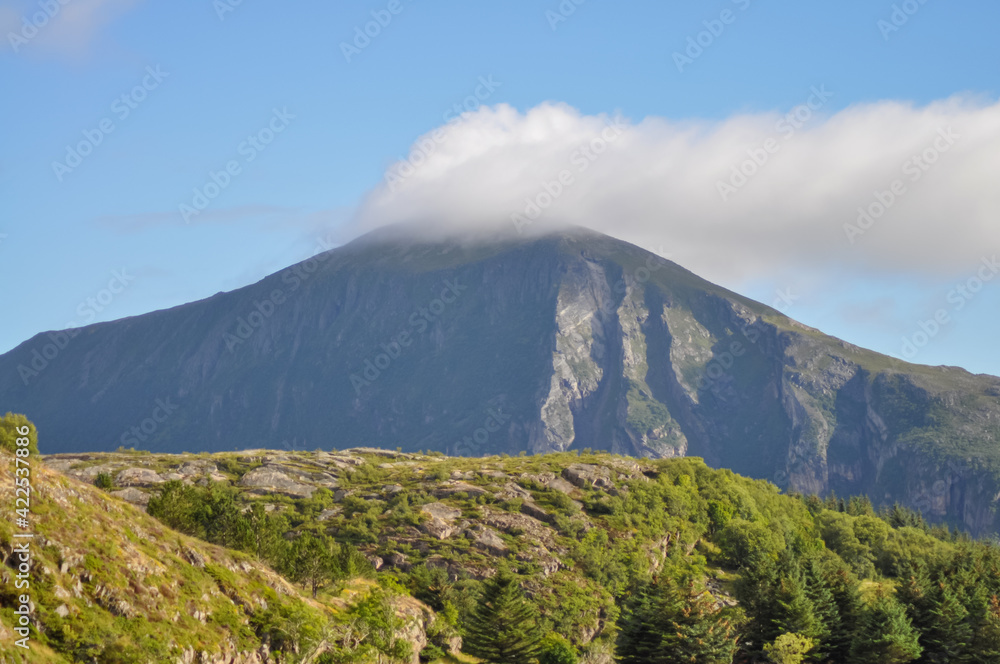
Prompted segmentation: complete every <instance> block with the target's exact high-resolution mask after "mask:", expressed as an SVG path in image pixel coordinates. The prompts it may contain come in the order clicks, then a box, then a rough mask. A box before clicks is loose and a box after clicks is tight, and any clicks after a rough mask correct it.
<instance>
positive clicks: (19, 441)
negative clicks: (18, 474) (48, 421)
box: [0, 413, 38, 456]
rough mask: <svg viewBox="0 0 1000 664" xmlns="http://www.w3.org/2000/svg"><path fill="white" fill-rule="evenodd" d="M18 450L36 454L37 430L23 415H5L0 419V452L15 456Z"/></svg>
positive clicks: (32, 454)
mask: <svg viewBox="0 0 1000 664" xmlns="http://www.w3.org/2000/svg"><path fill="white" fill-rule="evenodd" d="M18 448H24V449H27V450H28V452H29V453H30V455H31V456H34V455H36V454H38V430H37V429H36V428H35V425H34V424H33V423H32V422H31V421H29V420H28V418H27V417H25V416H24V415H18V414H15V413H7V414H6V415H4V416H3V417H0V450H7V451H8V452H10V453H11V454H16V453H17V450H18Z"/></svg>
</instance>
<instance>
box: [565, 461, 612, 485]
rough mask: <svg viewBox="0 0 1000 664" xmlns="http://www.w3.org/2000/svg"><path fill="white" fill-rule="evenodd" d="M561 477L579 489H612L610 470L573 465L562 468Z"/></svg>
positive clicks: (582, 464) (601, 467) (580, 464)
mask: <svg viewBox="0 0 1000 664" xmlns="http://www.w3.org/2000/svg"><path fill="white" fill-rule="evenodd" d="M562 476H563V477H564V478H565V479H567V480H569V481H570V482H571V483H572V484H574V485H575V486H578V487H580V488H581V489H586V488H588V487H595V488H598V489H610V488H613V487H614V482H612V481H611V469H610V468H606V467H604V466H595V465H591V464H586V463H574V464H571V465H569V466H566V467H565V468H563V471H562Z"/></svg>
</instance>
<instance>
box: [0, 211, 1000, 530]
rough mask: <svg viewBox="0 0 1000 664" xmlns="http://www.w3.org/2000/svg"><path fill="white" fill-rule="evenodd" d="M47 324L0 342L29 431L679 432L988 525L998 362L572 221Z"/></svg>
mask: <svg viewBox="0 0 1000 664" xmlns="http://www.w3.org/2000/svg"><path fill="white" fill-rule="evenodd" d="M53 337H54V338H56V339H58V340H59V341H60V342H66V338H64V337H60V336H59V334H54V335H45V334H43V335H39V336H38V337H36V338H34V339H32V340H29V341H28V342H26V343H25V344H23V345H22V346H20V347H18V348H17V349H15V350H13V351H11V352H10V353H8V354H6V355H4V356H0V404H2V405H3V408H4V409H5V410H7V409H9V410H15V411H22V412H25V413H26V414H27V415H29V417H31V418H32V419H33V420H35V421H36V422H37V423H38V425H39V429H40V431H41V432H42V441H41V445H42V447H43V449H44V450H45V451H46V452H60V451H67V450H73V451H80V450H95V449H114V448H116V447H118V446H119V445H125V446H126V447H130V446H134V447H137V448H147V449H148V448H153V449H156V450H162V451H181V450H185V449H186V450H204V451H219V450H226V449H244V448H248V447H271V448H285V449H288V450H294V449H316V448H330V447H336V448H344V447H351V446H356V445H378V446H382V447H385V448H390V449H391V448H396V447H402V448H403V449H404V450H406V451H409V452H413V451H416V450H439V451H443V452H446V453H451V454H456V453H457V454H464V455H484V454H493V453H501V452H503V453H508V454H516V453H518V452H521V451H527V452H533V453H539V452H546V451H559V450H567V449H582V448H586V447H590V448H593V449H603V450H609V451H614V452H616V453H622V454H628V455H633V456H651V457H669V456H679V455H694V456H701V457H704V458H705V459H706V461H707V462H708V463H710V464H712V465H714V466H723V467H728V468H732V469H733V470H735V471H737V472H739V473H742V474H746V475H749V476H752V477H758V478H765V479H770V480H772V481H774V482H775V483H776V484H778V485H779V486H781V487H783V488H789V489H793V490H797V491H802V492H809V493H821V494H822V493H825V492H828V491H836V492H837V493H838V494H839V495H849V494H855V493H867V494H869V495H870V496H871V497H872V499H873V500H875V501H876V502H879V503H892V502H895V501H899V502H901V503H903V504H906V505H908V506H911V507H917V508H920V509H922V510H923V511H924V512H925V513H926V514H927V515H928V516H930V517H932V518H939V519H942V520H948V521H951V522H954V523H956V524H963V525H965V526H966V527H969V528H971V529H972V530H974V531H976V532H982V531H985V530H991V529H994V528H995V517H994V516H993V511H992V508H993V507H995V505H996V494H997V489H996V486H997V484H998V482H997V480H996V478H997V476H998V469H1000V445H998V438H1000V398H998V397H1000V379H997V378H994V377H990V376H973V375H970V374H968V373H967V372H964V371H962V370H960V369H954V368H946V367H937V368H931V367H921V366H916V365H909V364H907V363H904V362H901V361H897V360H894V359H892V358H888V357H884V356H880V355H877V354H875V353H871V352H868V351H865V350H863V349H859V348H856V347H854V346H851V345H850V344H846V343H844V342H842V341H839V340H837V339H834V338H831V337H828V336H825V335H823V334H822V333H820V332H818V331H816V330H813V329H811V328H807V327H805V326H803V325H800V324H798V323H796V322H795V321H792V320H790V319H788V318H786V317H784V316H782V315H781V314H780V313H778V312H776V311H774V310H772V309H770V308H769V307H766V306H764V305H761V304H759V303H756V302H753V301H751V300H748V299H746V298H743V297H741V296H739V295H737V294H735V293H732V292H729V291H726V290H725V289H722V288H720V287H718V286H715V285H713V284H711V283H709V282H706V281H704V280H702V279H699V278H698V277H696V276H695V275H693V274H691V273H690V272H688V271H686V270H684V269H683V268H681V267H679V266H677V265H675V264H673V263H671V262H669V261H666V260H663V259H661V258H659V257H656V256H654V255H652V254H649V253H648V252H645V251H643V250H641V249H639V248H637V247H634V246H631V245H628V244H626V243H623V242H619V241H617V240H613V239H611V238H608V237H606V236H602V235H599V234H595V233H591V232H589V231H584V230H575V231H571V232H565V233H559V234H553V235H548V236H543V237H539V238H510V237H507V238H499V239H495V240H494V241H491V242H481V241H474V242H461V241H451V240H449V241H433V242H432V241H425V240H420V241H418V240H414V239H413V238H410V237H404V236H400V235H399V234H398V233H397V232H396V231H383V232H379V233H375V234H373V235H371V236H367V237H365V238H362V239H360V240H358V241H356V242H354V243H352V244H350V245H347V246H345V247H342V248H340V249H337V250H334V251H332V252H328V253H326V254H321V255H320V256H318V257H316V258H314V259H311V260H310V261H307V262H305V263H302V264H299V265H296V266H292V267H290V268H288V269H286V270H284V271H282V272H280V273H277V274H275V275H272V276H271V277H268V278H267V279H264V280H263V281H261V282H259V283H257V284H254V285H252V286H248V287H246V288H243V289H240V290H237V291H233V292H231V293H220V294H218V295H215V296H213V297H212V298H209V299H207V300H203V301H200V302H195V303H192V304H189V305H185V306H182V307H177V308H175V309H171V310H167V311H159V312H154V313H152V314H148V315H146V316H138V317H135V318H130V319H125V320H122V321H116V322H113V323H107V324H101V325H94V326H90V327H87V328H83V329H82V330H80V331H78V332H77V333H76V334H75V335H74V336H73V338H71V339H69V340H68V342H67V343H65V344H64V346H65V347H64V348H61V349H59V350H58V353H56V356H55V357H54V358H52V359H50V360H45V361H44V366H43V363H42V362H39V361H37V357H36V353H41V352H42V351H44V350H46V346H47V345H48V344H54V343H55V341H53V340H52V339H53ZM48 354H49V355H51V352H48ZM42 357H43V358H44V355H43V356H42ZM295 481H300V480H295Z"/></svg>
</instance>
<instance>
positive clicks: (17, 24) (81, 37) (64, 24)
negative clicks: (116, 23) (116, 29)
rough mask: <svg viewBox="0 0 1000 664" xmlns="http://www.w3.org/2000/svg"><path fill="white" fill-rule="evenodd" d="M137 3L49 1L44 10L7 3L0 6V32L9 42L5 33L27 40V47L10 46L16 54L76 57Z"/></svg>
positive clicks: (122, 0) (38, 6) (131, 0)
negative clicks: (48, 54)
mask: <svg viewBox="0 0 1000 664" xmlns="http://www.w3.org/2000/svg"><path fill="white" fill-rule="evenodd" d="M140 1H141V0H67V1H66V2H65V3H63V2H56V1H55V0H52V2H46V3H44V7H43V4H42V3H39V2H37V1H36V2H7V3H4V4H2V5H0V32H2V34H3V36H4V39H5V40H6V41H8V42H10V37H9V34H8V33H13V34H15V35H17V36H19V37H20V38H22V39H25V38H26V43H19V44H17V45H13V44H11V47H12V48H14V50H15V52H17V53H30V52H31V51H41V52H47V53H56V54H58V55H61V56H71V57H75V56H79V55H82V54H85V53H86V52H87V51H88V50H89V49H90V47H91V46H92V45H93V44H94V42H95V41H96V39H97V38H98V36H99V35H100V33H101V30H102V29H103V28H104V26H105V25H107V24H108V23H110V22H111V21H113V20H114V19H116V18H117V17H119V16H120V15H122V14H123V13H125V12H126V11H128V10H129V9H131V8H132V7H133V6H135V5H137V4H138V3H139V2H140ZM25 21H27V23H28V27H26V25H25Z"/></svg>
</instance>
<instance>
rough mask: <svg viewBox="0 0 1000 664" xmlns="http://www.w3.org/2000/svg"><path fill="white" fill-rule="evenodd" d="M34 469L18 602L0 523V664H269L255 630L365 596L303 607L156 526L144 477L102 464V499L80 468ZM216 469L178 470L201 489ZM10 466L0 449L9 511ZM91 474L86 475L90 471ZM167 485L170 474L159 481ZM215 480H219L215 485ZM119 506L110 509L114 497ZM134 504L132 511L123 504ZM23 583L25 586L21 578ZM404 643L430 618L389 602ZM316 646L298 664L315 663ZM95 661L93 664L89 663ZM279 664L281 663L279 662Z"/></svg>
mask: <svg viewBox="0 0 1000 664" xmlns="http://www.w3.org/2000/svg"><path fill="white" fill-rule="evenodd" d="M51 465H52V467H53V468H46V467H44V466H42V465H40V464H38V465H36V466H35V467H34V468H33V469H32V475H33V477H32V485H33V487H34V490H35V492H34V493H33V496H32V504H31V509H30V515H31V516H30V519H31V528H30V530H31V531H32V532H34V533H35V537H34V539H32V540H31V550H32V554H31V563H30V565H29V568H30V569H29V571H28V572H27V577H28V578H30V580H31V585H30V587H29V588H28V589H27V590H21V591H17V590H15V586H14V577H15V575H17V574H19V573H20V574H24V572H22V571H19V569H18V565H19V562H18V561H19V557H18V556H19V555H20V554H19V553H17V549H16V548H15V547H17V546H18V545H19V544H20V543H21V542H22V541H23V540H17V539H14V538H13V537H12V534H13V532H14V531H15V528H14V524H13V522H12V521H11V520H8V519H6V518H5V519H2V520H0V563H2V564H0V644H3V647H2V648H0V662H4V663H5V664H6V663H7V662H10V663H13V662H18V663H20V662H66V661H98V660H99V661H102V662H146V661H148V662H176V663H177V664H271V663H272V662H276V661H278V660H279V658H276V656H275V653H273V652H272V650H271V646H272V645H273V644H272V643H271V639H270V638H269V637H267V636H262V635H261V633H260V630H261V629H262V628H263V626H265V625H267V624H268V623H267V621H269V620H274V621H277V622H275V625H280V624H282V623H280V619H281V618H280V617H281V616H283V615H286V614H288V615H292V616H297V618H296V620H298V621H299V624H307V623H308V622H310V621H312V622H316V623H317V624H322V622H324V621H326V620H328V619H330V618H331V617H333V616H337V615H339V614H342V613H343V612H344V611H345V610H346V609H347V608H349V607H350V606H351V605H352V604H353V603H355V602H356V601H357V599H358V598H360V597H364V596H365V595H366V593H367V592H368V590H369V589H370V588H371V587H372V586H373V585H374V584H373V582H372V581H368V580H357V581H355V582H350V583H347V584H345V586H344V588H343V590H342V591H341V592H340V593H339V594H337V595H327V594H323V595H320V597H319V598H318V599H312V598H310V597H309V595H308V593H304V592H303V591H302V589H301V587H297V586H295V585H293V584H291V583H289V582H288V581H286V580H285V579H284V578H282V577H281V576H279V575H278V574H276V573H275V572H274V571H272V570H271V569H269V568H268V567H267V566H266V565H263V564H261V563H260V562H258V561H257V560H256V559H254V558H253V557H251V556H248V555H245V554H242V553H238V552H234V551H230V550H227V549H224V548H222V547H218V546H213V545H211V544H207V543H205V542H203V541H200V540H197V539H195V538H192V537H187V536H185V535H182V534H180V533H178V532H176V531H172V530H170V529H168V528H166V527H164V526H163V525H162V524H161V523H159V522H158V521H157V520H156V519H153V518H152V517H150V516H148V515H147V514H146V513H145V512H144V511H143V509H142V505H143V503H144V502H146V501H147V498H148V494H147V493H146V492H147V491H148V490H149V489H150V488H151V487H154V486H155V485H156V484H157V483H160V482H162V481H163V479H162V478H161V477H160V475H159V474H158V473H156V472H155V471H154V470H152V469H151V468H150V467H149V466H147V465H144V464H141V463H140V464H136V463H117V464H115V463H111V464H109V467H111V466H118V467H121V468H122V471H121V472H119V473H117V477H118V479H119V481H120V482H121V485H122V486H124V487H127V488H125V489H124V490H123V491H115V492H113V493H112V495H108V494H107V493H105V492H103V491H99V490H98V489H95V488H94V487H92V486H89V485H88V484H86V483H84V482H80V481H78V480H77V479H75V478H73V477H72V475H73V474H75V475H77V476H79V477H80V478H83V479H85V480H90V481H93V479H94V478H95V477H96V474H95V473H93V472H89V470H90V469H87V470H85V471H82V472H78V473H71V475H70V476H69V477H67V476H65V475H63V474H62V473H60V472H58V471H57V470H55V469H54V468H61V467H64V466H65V465H66V464H65V463H64V462H61V461H59V460H53V461H52V464H51ZM213 465H214V464H212V463H211V462H204V461H202V460H199V459H194V460H192V461H191V462H188V463H186V465H185V464H182V465H181V466H180V467H179V468H178V469H177V470H178V471H179V472H178V473H177V475H178V476H179V477H182V478H185V479H187V480H188V481H197V480H203V479H205V480H207V479H211V478H212V473H207V474H206V472H205V471H206V470H207V469H209V468H211V467H212V466H213ZM13 467H14V464H13V458H12V456H11V455H10V454H8V453H6V452H4V451H3V450H0V501H2V502H3V504H4V505H12V504H13V502H14V477H13ZM92 468H93V467H92ZM168 474H169V473H168ZM218 479H220V480H221V481H225V478H222V477H221V476H219V477H218ZM116 496H117V497H120V498H124V499H125V500H119V499H118V498H117V497H116ZM129 502H132V503H133V504H134V505H130V504H129ZM19 578H23V577H19ZM19 592H26V593H28V594H29V596H30V598H31V602H30V606H31V614H30V624H31V626H32V628H33V630H34V632H33V634H32V637H31V640H30V646H31V647H30V649H25V650H23V649H21V648H17V647H15V646H14V645H12V644H14V642H15V639H17V638H20V636H17V635H15V633H14V631H13V628H14V627H15V626H16V625H17V623H16V620H17V616H16V615H15V613H14V608H13V607H14V606H15V605H16V602H15V597H16V596H17V594H18V593H19ZM397 610H398V611H399V613H400V615H401V616H403V617H405V620H406V629H405V630H404V632H403V634H402V635H403V636H404V637H405V638H407V639H409V640H410V641H411V642H412V644H413V647H414V658H415V656H416V653H418V652H419V651H420V649H421V648H422V647H423V646H424V645H425V644H426V638H425V636H424V627H425V625H426V624H428V623H429V622H431V621H433V619H434V613H433V611H431V610H430V609H429V608H428V607H426V606H424V605H423V604H421V603H420V602H417V601H415V600H413V599H412V598H409V597H405V596H404V597H401V598H400V599H399V600H398V604H397ZM322 649H323V643H322V640H320V641H319V642H316V643H313V644H312V648H311V650H302V651H301V652H300V653H298V655H299V656H300V657H299V658H297V659H296V660H295V661H303V662H308V661H313V660H314V659H315V657H316V655H317V654H318V653H319V652H321V651H322ZM94 657H98V659H96V660H95V659H94ZM280 661H289V660H287V659H284V658H281V660H280Z"/></svg>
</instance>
